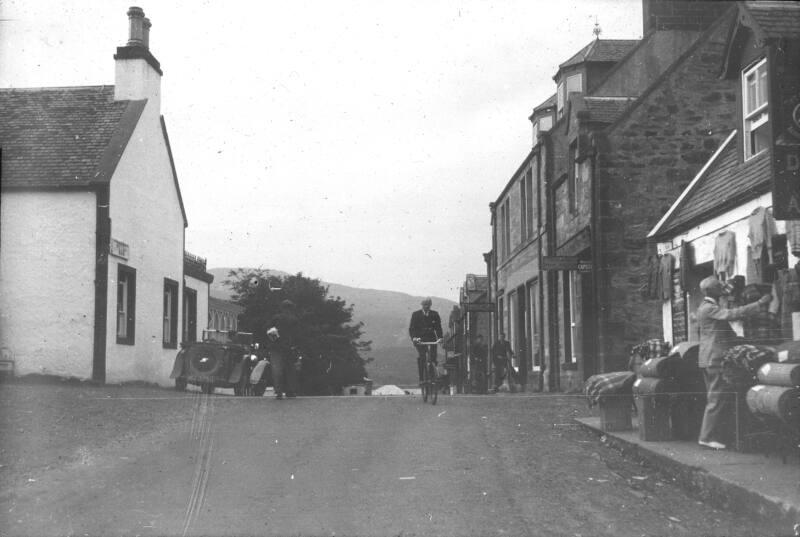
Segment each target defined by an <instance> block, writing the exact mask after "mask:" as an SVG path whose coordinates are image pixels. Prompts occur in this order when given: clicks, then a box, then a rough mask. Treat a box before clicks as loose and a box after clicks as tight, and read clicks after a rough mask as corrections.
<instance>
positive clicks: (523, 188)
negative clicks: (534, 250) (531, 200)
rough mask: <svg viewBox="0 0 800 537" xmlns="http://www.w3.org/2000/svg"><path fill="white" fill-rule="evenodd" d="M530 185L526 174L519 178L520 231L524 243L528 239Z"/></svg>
mask: <svg viewBox="0 0 800 537" xmlns="http://www.w3.org/2000/svg"><path fill="white" fill-rule="evenodd" d="M527 189H528V185H527V184H526V174H524V173H523V174H522V175H521V176H520V178H519V216H520V226H519V231H520V235H521V236H522V242H525V241H526V240H527V239H528V194H527Z"/></svg>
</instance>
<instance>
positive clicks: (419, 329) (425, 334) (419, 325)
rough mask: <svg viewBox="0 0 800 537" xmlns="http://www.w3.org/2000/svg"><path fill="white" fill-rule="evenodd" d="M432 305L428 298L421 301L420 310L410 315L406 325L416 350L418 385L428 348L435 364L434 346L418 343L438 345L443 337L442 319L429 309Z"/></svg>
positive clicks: (423, 369) (420, 380)
mask: <svg viewBox="0 0 800 537" xmlns="http://www.w3.org/2000/svg"><path fill="white" fill-rule="evenodd" d="M432 304H433V301H432V300H431V299H430V298H425V299H423V300H422V302H421V303H420V305H421V306H422V308H421V309H418V310H417V311H415V312H414V313H412V314H411V322H410V323H409V325H408V335H409V336H410V337H411V342H412V343H413V344H414V347H415V348H416V349H417V370H418V373H419V382H420V383H422V376H423V372H424V371H425V354H426V352H427V349H428V347H430V351H431V360H433V362H434V363H436V345H420V343H423V342H427V343H433V342H437V343H439V342H440V341H441V339H442V337H443V336H444V332H443V331H442V319H441V317H439V314H438V313H437V312H436V311H434V310H432V309H431V305H432Z"/></svg>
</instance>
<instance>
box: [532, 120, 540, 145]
mask: <svg viewBox="0 0 800 537" xmlns="http://www.w3.org/2000/svg"><path fill="white" fill-rule="evenodd" d="M538 143H539V122H538V121H534V122H533V145H534V146H536V144H538Z"/></svg>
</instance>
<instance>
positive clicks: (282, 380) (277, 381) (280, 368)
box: [269, 350, 297, 395]
mask: <svg viewBox="0 0 800 537" xmlns="http://www.w3.org/2000/svg"><path fill="white" fill-rule="evenodd" d="M269 361H270V364H271V367H272V382H273V386H274V388H275V395H281V394H284V393H285V394H286V395H295V394H296V393H297V369H296V368H295V363H294V358H293V357H292V356H291V355H290V354H289V353H288V352H286V351H283V350H275V351H272V352H270V356H269Z"/></svg>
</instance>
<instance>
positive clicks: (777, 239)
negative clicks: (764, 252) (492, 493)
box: [772, 234, 789, 270]
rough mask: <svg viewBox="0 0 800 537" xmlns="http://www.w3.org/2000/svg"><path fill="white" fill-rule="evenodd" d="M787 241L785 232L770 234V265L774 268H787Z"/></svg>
mask: <svg viewBox="0 0 800 537" xmlns="http://www.w3.org/2000/svg"><path fill="white" fill-rule="evenodd" d="M787 242H788V241H787V240H786V235H785V234H782V235H773V236H772V265H773V268H774V269H775V270H781V269H788V268H789V252H788V251H787Z"/></svg>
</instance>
